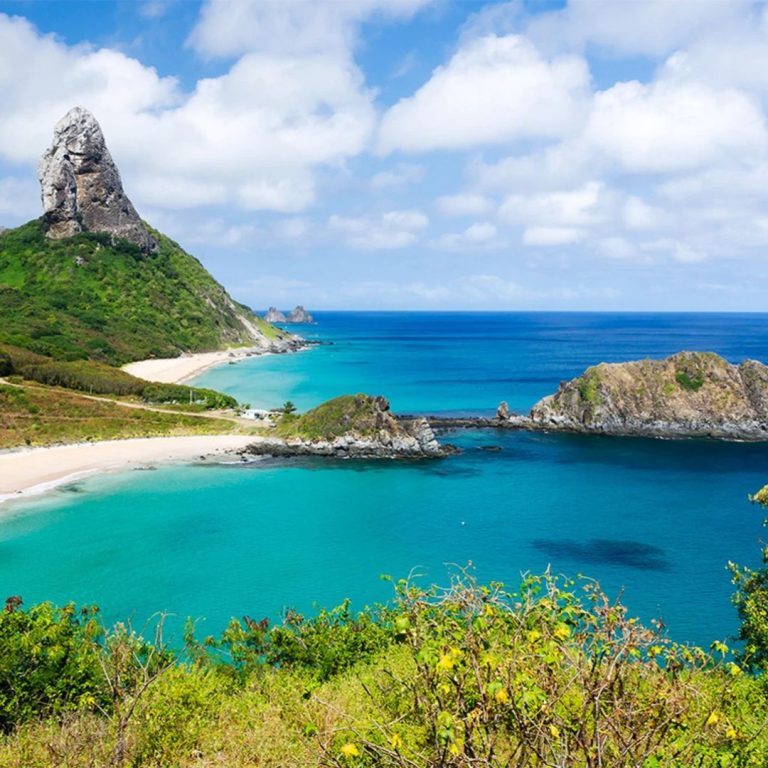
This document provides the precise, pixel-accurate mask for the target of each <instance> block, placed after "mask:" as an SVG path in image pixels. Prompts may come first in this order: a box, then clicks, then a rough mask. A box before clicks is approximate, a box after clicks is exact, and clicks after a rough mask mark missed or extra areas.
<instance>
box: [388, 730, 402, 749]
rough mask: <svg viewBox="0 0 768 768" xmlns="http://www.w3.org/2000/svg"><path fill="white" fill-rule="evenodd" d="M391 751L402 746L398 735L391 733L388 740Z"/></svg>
mask: <svg viewBox="0 0 768 768" xmlns="http://www.w3.org/2000/svg"><path fill="white" fill-rule="evenodd" d="M389 743H390V744H391V745H392V748H393V749H400V747H402V746H403V740H402V739H401V738H400V734H399V733H393V734H392V738H391V739H390V740H389Z"/></svg>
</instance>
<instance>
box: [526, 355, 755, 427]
mask: <svg viewBox="0 0 768 768" xmlns="http://www.w3.org/2000/svg"><path fill="white" fill-rule="evenodd" d="M530 422H531V426H532V427H534V428H539V429H552V430H565V431H571V432H589V433H599V434H608V435H642V436H649V437H713V438H722V439H732V440H768V366H765V365H763V364H762V363H759V362H757V361H755V360H746V361H745V362H743V363H741V365H732V364H730V363H728V362H727V361H726V360H724V359H723V358H722V357H719V356H718V355H716V354H713V353H711V352H680V353H678V354H676V355H672V356H671V357H668V358H666V359H665V360H638V361H634V362H629V363H613V364H610V363H601V364H600V365H596V366H594V367H592V368H588V369H587V371H586V372H585V373H584V374H583V375H581V376H579V377H578V378H576V379H573V380H572V381H568V382H564V383H563V384H561V385H560V388H559V389H558V390H557V392H556V393H555V394H554V395H550V396H548V397H545V398H544V399H543V400H541V401H539V402H538V403H537V404H536V405H535V406H534V407H533V409H532V411H531V415H530Z"/></svg>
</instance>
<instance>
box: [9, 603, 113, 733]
mask: <svg viewBox="0 0 768 768" xmlns="http://www.w3.org/2000/svg"><path fill="white" fill-rule="evenodd" d="M95 615H96V611H95V609H93V608H83V609H82V610H80V611H77V610H76V609H75V607H74V605H73V604H70V605H66V606H64V607H63V608H54V607H53V606H52V605H51V604H50V603H42V604H41V605H37V606H35V607H33V608H31V609H30V610H28V611H24V610H21V609H19V607H18V599H17V598H9V599H8V601H7V603H6V610H5V611H4V612H2V613H0V729H1V730H4V731H8V730H9V729H11V728H13V727H14V726H16V725H18V724H20V723H23V722H25V721H27V720H30V719H32V718H34V717H45V716H48V715H60V714H62V713H64V712H66V711H69V710H75V709H83V708H92V707H94V706H95V705H96V704H97V703H98V702H100V701H103V699H104V689H103V685H102V678H101V671H100V669H99V664H98V659H97V654H96V645H95V640H96V639H97V638H98V636H99V634H100V632H101V629H100V625H99V623H98V622H97V621H96V619H95Z"/></svg>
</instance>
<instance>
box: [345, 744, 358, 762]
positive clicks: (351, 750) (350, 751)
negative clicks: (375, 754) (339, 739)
mask: <svg viewBox="0 0 768 768" xmlns="http://www.w3.org/2000/svg"><path fill="white" fill-rule="evenodd" d="M341 754H342V755H343V756H344V757H345V758H346V759H347V760H351V759H352V758H353V757H360V750H359V749H358V748H357V747H356V746H355V745H354V744H353V743H352V742H351V741H348V742H347V743H346V744H343V745H342V747H341Z"/></svg>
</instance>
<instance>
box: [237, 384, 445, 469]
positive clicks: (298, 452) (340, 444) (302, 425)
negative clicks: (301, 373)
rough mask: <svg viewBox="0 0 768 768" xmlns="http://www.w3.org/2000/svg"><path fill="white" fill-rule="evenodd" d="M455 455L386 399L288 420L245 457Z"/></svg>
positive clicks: (351, 401)
mask: <svg viewBox="0 0 768 768" xmlns="http://www.w3.org/2000/svg"><path fill="white" fill-rule="evenodd" d="M455 450H456V449H455V448H453V447H452V446H449V445H441V444H440V443H439V442H438V441H437V439H436V438H435V433H434V432H433V431H432V428H431V427H430V426H429V423H428V422H427V420H426V419H423V418H409V419H398V418H396V417H395V416H394V415H393V414H392V413H391V411H390V408H389V402H388V401H387V400H386V398H384V397H371V396H369V395H362V394H359V395H344V396H342V397H337V398H334V399H333V400H329V401H328V402H326V403H323V404H322V405H320V406H318V407H317V408H313V409H312V410H311V411H307V413H305V414H302V415H294V414H285V415H283V416H282V417H281V419H280V420H279V422H278V423H277V425H276V427H275V430H274V433H273V434H270V435H267V436H263V437H258V438H255V439H254V442H253V443H252V444H251V445H249V446H248V447H247V448H245V449H244V450H243V451H241V454H242V456H243V457H244V458H247V457H248V456H251V455H268V456H329V457H335V458H358V459H421V458H440V457H443V456H446V455H449V454H451V453H455Z"/></svg>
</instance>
